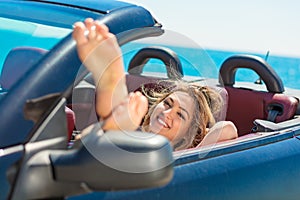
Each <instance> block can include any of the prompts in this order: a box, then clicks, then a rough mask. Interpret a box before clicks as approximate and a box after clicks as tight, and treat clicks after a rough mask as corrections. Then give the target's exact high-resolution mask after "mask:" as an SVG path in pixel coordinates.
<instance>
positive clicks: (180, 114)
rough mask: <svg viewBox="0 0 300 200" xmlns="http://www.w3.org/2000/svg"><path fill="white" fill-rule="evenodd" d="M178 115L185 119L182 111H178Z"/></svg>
mask: <svg viewBox="0 0 300 200" xmlns="http://www.w3.org/2000/svg"><path fill="white" fill-rule="evenodd" d="M177 115H178V116H179V117H180V118H181V119H183V120H185V117H184V116H183V114H182V113H181V112H178V113H177Z"/></svg>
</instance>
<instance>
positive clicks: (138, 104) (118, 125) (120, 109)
mask: <svg viewBox="0 0 300 200" xmlns="http://www.w3.org/2000/svg"><path fill="white" fill-rule="evenodd" d="M147 111H148V100H147V98H146V97H145V96H143V95H142V94H141V93H140V92H135V93H130V94H129V96H128V98H127V99H126V100H125V101H123V102H122V103H121V104H119V105H118V106H117V107H115V109H114V110H113V111H112V115H111V116H109V117H108V118H107V119H106V121H105V125H104V127H103V129H104V130H124V131H126V130H127V131H131V130H136V129H137V128H138V127H139V126H140V124H141V121H142V119H143V118H144V116H145V115H146V113H147Z"/></svg>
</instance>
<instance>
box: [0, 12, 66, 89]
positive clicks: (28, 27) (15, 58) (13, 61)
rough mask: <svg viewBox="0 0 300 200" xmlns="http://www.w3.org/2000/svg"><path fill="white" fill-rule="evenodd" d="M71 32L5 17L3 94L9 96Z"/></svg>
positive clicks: (0, 26) (1, 22)
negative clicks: (17, 83)
mask: <svg viewBox="0 0 300 200" xmlns="http://www.w3.org/2000/svg"><path fill="white" fill-rule="evenodd" d="M70 32H71V30H70V29H66V28H60V27H53V26H48V25H43V24H38V23H32V22H28V21H22V20H15V19H8V18H3V17H1V18H0V42H1V48H0V72H1V73H0V87H1V90H0V91H1V92H2V93H3V92H5V93H6V92H9V89H10V88H11V87H12V85H13V84H14V83H15V82H17V81H18V78H21V76H22V75H23V74H25V73H26V71H27V70H29V69H30V68H31V67H32V66H33V65H34V64H35V63H36V61H37V60H38V59H40V57H42V55H43V54H45V53H46V52H47V51H48V50H49V49H51V48H52V47H53V46H54V45H56V44H57V43H58V42H59V41H60V40H61V39H62V38H64V37H65V36H66V35H67V34H69V33H70ZM20 49H21V50H22V52H20ZM32 51H33V52H35V51H37V52H40V53H41V55H37V54H36V53H33V52H32ZM22 54H23V55H22ZM25 61H28V62H25ZM25 68H26V69H25Z"/></svg>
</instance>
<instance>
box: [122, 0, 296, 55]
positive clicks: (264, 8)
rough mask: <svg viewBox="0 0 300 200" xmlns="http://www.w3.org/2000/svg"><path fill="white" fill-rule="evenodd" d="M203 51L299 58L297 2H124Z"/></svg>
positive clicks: (188, 0) (266, 0)
mask: <svg viewBox="0 0 300 200" xmlns="http://www.w3.org/2000/svg"><path fill="white" fill-rule="evenodd" d="M124 1H127V2H132V3H135V4H138V5H142V6H144V7H145V8H147V9H148V10H150V11H151V13H152V14H153V15H154V16H155V17H156V18H157V20H158V21H159V22H161V23H162V24H163V26H164V28H165V29H168V30H172V31H176V32H178V33H180V34H183V35H185V36H186V37H189V38H191V39H192V40H194V41H195V42H197V44H198V45H200V46H202V47H204V48H213V49H228V50H239V51H240V50H242V51H247V52H257V53H266V52H267V51H270V53H271V54H274V55H275V54H279V55H291V56H297V57H300V1H298V0H251V1H250V0H248V1H242V0H206V1H205V0H186V1H182V0H180V1H179V0H160V1H155V0H124Z"/></svg>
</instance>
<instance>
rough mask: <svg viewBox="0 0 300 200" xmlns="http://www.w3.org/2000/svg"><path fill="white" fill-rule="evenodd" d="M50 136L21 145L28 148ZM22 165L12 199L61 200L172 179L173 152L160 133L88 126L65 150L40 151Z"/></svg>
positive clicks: (37, 144) (128, 188) (143, 186)
mask: <svg viewBox="0 0 300 200" xmlns="http://www.w3.org/2000/svg"><path fill="white" fill-rule="evenodd" d="M96 125H97V124H96ZM96 125H95V127H96ZM54 140H56V139H55V138H54V139H49V140H46V141H39V142H37V143H31V144H28V145H27V146H25V149H26V151H29V152H30V151H31V149H34V148H37V147H36V146H44V145H49V144H48V143H51V142H52V143H53V142H55V141H54ZM23 165H24V166H23V167H22V170H21V171H20V174H19V177H18V180H17V182H18V184H17V185H18V186H20V187H18V189H16V190H15V191H16V192H15V193H13V195H12V196H13V198H12V199H19V198H25V199H49V198H63V197H67V196H73V195H78V194H84V193H88V192H92V191H110V190H112V191H117V190H133V189H142V188H151V187H159V186H163V185H166V184H167V183H168V182H169V181H170V180H171V179H172V177H173V150H172V147H171V145H170V143H169V141H168V140H167V139H166V138H165V137H163V136H161V135H155V134H151V133H145V132H138V131H131V132H125V133H124V132H121V131H108V132H106V133H103V131H102V130H101V129H95V128H93V130H92V131H91V132H90V133H88V134H87V135H85V136H84V137H82V139H80V140H78V141H76V142H75V143H74V145H73V146H72V147H71V148H70V149H67V150H43V151H40V152H38V153H36V154H34V155H33V156H32V157H31V158H29V159H28V160H27V162H26V163H23Z"/></svg>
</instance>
